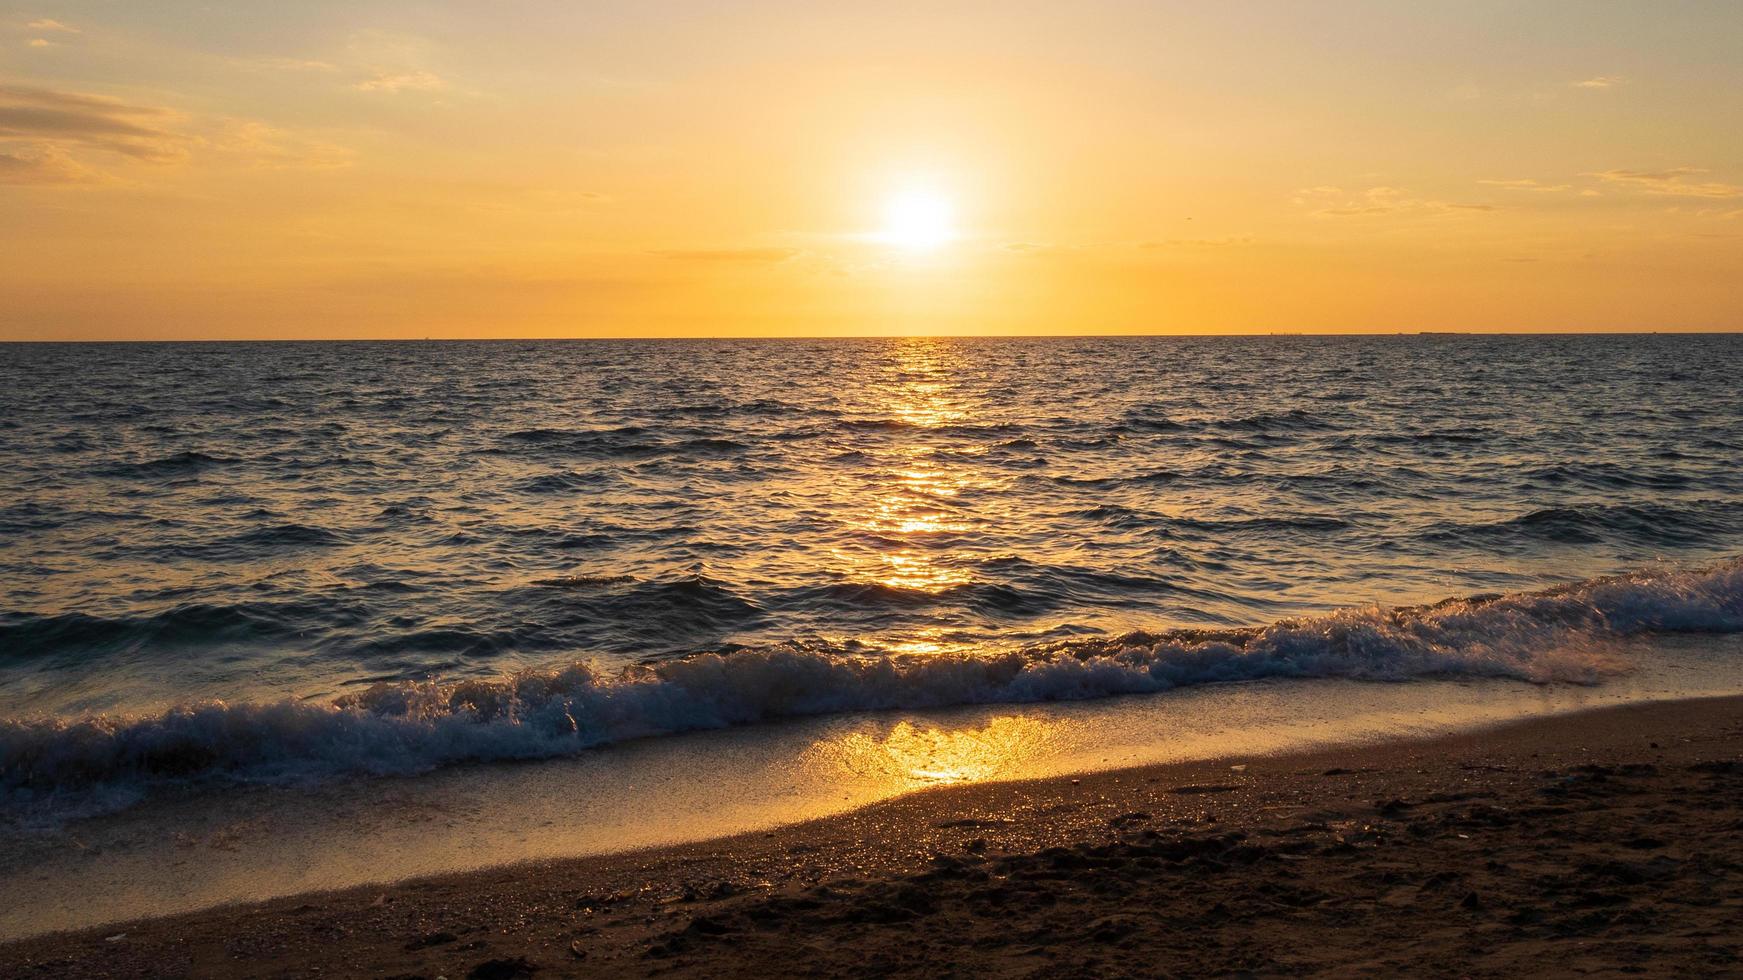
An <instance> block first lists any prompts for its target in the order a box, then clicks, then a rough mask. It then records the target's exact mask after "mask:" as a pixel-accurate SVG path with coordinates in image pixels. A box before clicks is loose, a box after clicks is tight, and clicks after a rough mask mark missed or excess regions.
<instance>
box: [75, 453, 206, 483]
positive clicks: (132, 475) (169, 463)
mask: <svg viewBox="0 0 1743 980" xmlns="http://www.w3.org/2000/svg"><path fill="white" fill-rule="evenodd" d="M234 462H236V460H235V459H232V458H230V457H227V456H214V455H211V454H208V453H202V452H198V451H194V450H189V451H186V452H179V453H174V454H172V455H169V456H163V457H160V458H158V459H149V460H145V461H143V462H138V463H113V464H110V465H107V466H103V467H100V468H98V469H97V470H95V471H94V472H95V473H96V475H98V476H111V477H120V478H123V479H150V478H153V477H166V476H186V475H189V474H194V473H201V472H204V471H206V470H209V469H213V468H215V467H219V466H227V465H229V464H231V463H234Z"/></svg>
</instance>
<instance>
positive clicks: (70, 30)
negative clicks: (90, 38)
mask: <svg viewBox="0 0 1743 980" xmlns="http://www.w3.org/2000/svg"><path fill="white" fill-rule="evenodd" d="M24 26H25V27H28V28H30V29H31V30H33V31H58V32H59V33H62V34H77V33H79V29H78V28H77V27H74V26H72V25H71V24H63V23H61V22H60V21H58V20H50V19H49V18H47V17H43V18H40V19H37V20H33V21H31V22H30V23H28V24H25V25H24Z"/></svg>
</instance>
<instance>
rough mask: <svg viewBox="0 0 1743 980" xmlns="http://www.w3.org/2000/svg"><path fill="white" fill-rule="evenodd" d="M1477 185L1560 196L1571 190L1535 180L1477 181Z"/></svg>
mask: <svg viewBox="0 0 1743 980" xmlns="http://www.w3.org/2000/svg"><path fill="white" fill-rule="evenodd" d="M1477 183H1479V184H1482V185H1484V186H1486V187H1499V188H1501V189H1502V190H1509V191H1533V192H1535V193H1538V194H1560V193H1563V192H1565V191H1571V190H1573V185H1571V184H1544V183H1539V182H1538V181H1535V180H1530V179H1525V180H1479V181H1477Z"/></svg>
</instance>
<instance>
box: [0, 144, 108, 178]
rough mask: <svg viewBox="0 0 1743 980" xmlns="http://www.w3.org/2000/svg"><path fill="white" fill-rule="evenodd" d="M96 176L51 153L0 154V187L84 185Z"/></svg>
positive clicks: (57, 154) (55, 153) (46, 151)
mask: <svg viewBox="0 0 1743 980" xmlns="http://www.w3.org/2000/svg"><path fill="white" fill-rule="evenodd" d="M96 179H97V178H96V175H95V174H93V173H91V171H89V170H86V169H85V168H84V167H81V166H79V165H78V164H77V163H74V162H73V161H72V160H69V159H68V158H67V157H66V156H64V155H63V154H61V153H59V152H56V151H55V150H53V149H52V148H51V149H47V150H43V151H39V152H36V153H4V152H0V184H11V185H15V186H16V185H20V184H24V185H29V184H88V183H91V182H92V181H94V180H96Z"/></svg>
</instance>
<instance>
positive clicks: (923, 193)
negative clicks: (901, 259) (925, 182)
mask: <svg viewBox="0 0 1743 980" xmlns="http://www.w3.org/2000/svg"><path fill="white" fill-rule="evenodd" d="M877 237H878V240H879V241H882V242H884V243H885V244H888V245H894V246H896V247H897V248H905V249H909V250H912V251H930V250H932V249H935V248H938V247H939V246H941V245H945V244H947V243H949V242H950V241H951V240H952V239H954V238H955V237H956V209H955V208H954V207H953V206H952V205H951V202H950V199H949V198H947V197H945V196H944V195H942V194H939V193H938V192H936V191H933V190H930V189H925V188H908V189H906V190H901V191H898V192H896V193H894V194H891V195H890V196H889V198H887V199H886V200H885V201H884V227H883V230H882V231H881V232H879V233H878V236H877Z"/></svg>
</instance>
